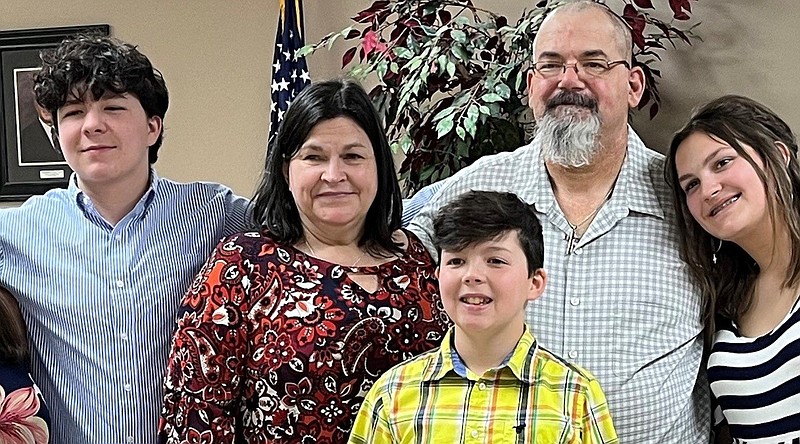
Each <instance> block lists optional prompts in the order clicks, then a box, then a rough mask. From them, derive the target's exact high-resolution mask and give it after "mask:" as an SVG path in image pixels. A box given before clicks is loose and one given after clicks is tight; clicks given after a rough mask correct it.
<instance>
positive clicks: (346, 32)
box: [339, 26, 353, 37]
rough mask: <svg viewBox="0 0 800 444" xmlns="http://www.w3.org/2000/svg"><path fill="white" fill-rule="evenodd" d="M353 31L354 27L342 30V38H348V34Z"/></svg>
mask: <svg viewBox="0 0 800 444" xmlns="http://www.w3.org/2000/svg"><path fill="white" fill-rule="evenodd" d="M352 30H353V27H352V26H348V27H347V28H344V29H342V32H340V33H339V35H340V36H342V37H347V34H350V31H352Z"/></svg>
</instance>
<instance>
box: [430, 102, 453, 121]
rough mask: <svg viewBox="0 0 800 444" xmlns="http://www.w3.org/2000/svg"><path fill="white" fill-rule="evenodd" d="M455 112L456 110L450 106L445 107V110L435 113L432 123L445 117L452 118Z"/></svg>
mask: <svg viewBox="0 0 800 444" xmlns="http://www.w3.org/2000/svg"><path fill="white" fill-rule="evenodd" d="M455 112H456V108H454V107H452V106H450V107H447V108H445V109H443V110H441V111H439V112H438V113H436V115H435V116H433V121H434V122H435V121H437V120H441V119H444V118H445V117H449V116H452V115H453V114H454V113H455Z"/></svg>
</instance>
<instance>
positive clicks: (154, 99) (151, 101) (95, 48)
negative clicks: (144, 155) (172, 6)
mask: <svg viewBox="0 0 800 444" xmlns="http://www.w3.org/2000/svg"><path fill="white" fill-rule="evenodd" d="M39 57H40V58H41V59H42V70H41V71H39V73H38V74H37V75H36V77H35V78H34V86H33V91H34V94H35V95H36V101H37V102H38V103H39V105H41V106H42V107H43V108H45V109H46V110H48V111H49V112H50V114H51V115H52V117H53V125H54V127H55V128H56V130H58V109H59V108H61V107H62V106H64V104H65V103H66V102H67V100H69V98H70V97H73V96H76V97H83V96H84V95H85V94H86V93H89V92H91V94H92V97H93V98H94V100H99V99H100V98H101V97H102V96H103V95H104V94H106V93H107V92H111V93H114V94H122V93H129V94H132V95H135V96H136V97H137V98H138V99H139V102H140V103H141V104H142V108H143V109H144V112H145V113H146V114H147V117H148V118H149V117H153V116H158V117H160V118H161V119H162V120H163V119H164V115H165V114H166V113H167V108H168V107H169V94H168V93H167V86H166V84H165V83H164V78H163V77H162V75H161V73H160V72H159V71H158V70H157V69H155V68H153V65H152V64H151V63H150V60H149V59H148V58H147V57H146V56H145V55H144V54H142V53H141V52H139V50H138V49H137V48H136V46H133V45H131V44H128V43H125V42H123V41H121V40H118V39H115V38H113V37H108V36H98V35H91V34H79V35H76V36H74V37H69V38H67V39H65V40H63V41H62V42H61V43H60V44H59V45H58V46H57V47H55V48H50V49H45V50H42V52H41V53H40V55H39ZM163 137H164V129H163V125H162V129H161V134H159V135H158V139H156V142H155V143H154V144H153V145H151V146H150V150H149V155H148V157H149V161H150V163H151V164H153V163H155V162H156V160H158V149H159V148H160V147H161V142H162V141H163Z"/></svg>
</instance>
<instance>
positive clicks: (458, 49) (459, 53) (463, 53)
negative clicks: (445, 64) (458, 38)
mask: <svg viewBox="0 0 800 444" xmlns="http://www.w3.org/2000/svg"><path fill="white" fill-rule="evenodd" d="M450 52H452V53H453V55H454V56H456V57H458V58H459V59H461V61H462V62H469V53H468V52H467V50H466V49H464V47H463V46H461V45H453V47H452V48H450Z"/></svg>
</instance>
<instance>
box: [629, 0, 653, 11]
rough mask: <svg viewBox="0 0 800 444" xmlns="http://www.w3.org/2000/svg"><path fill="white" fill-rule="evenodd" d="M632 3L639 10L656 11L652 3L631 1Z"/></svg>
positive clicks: (642, 0)
mask: <svg viewBox="0 0 800 444" xmlns="http://www.w3.org/2000/svg"><path fill="white" fill-rule="evenodd" d="M633 2H634V3H636V6H638V7H640V8H648V9H656V8H654V7H653V2H651V1H650V0H633Z"/></svg>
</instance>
